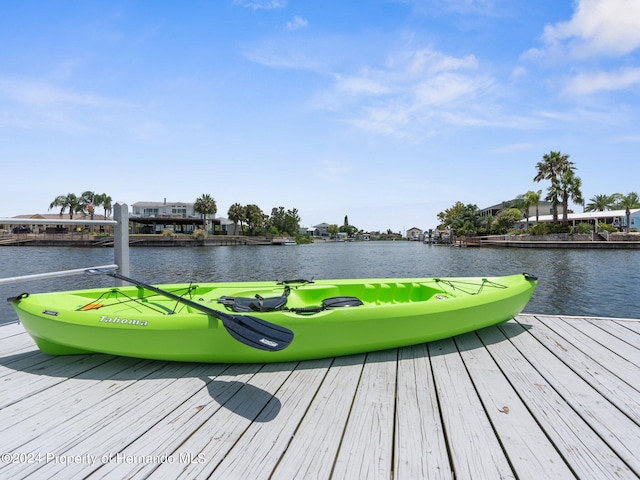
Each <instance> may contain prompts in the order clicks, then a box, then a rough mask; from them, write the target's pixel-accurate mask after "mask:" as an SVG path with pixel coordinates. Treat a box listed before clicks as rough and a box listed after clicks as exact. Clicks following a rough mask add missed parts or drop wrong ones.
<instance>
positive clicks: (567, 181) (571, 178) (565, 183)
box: [552, 168, 584, 227]
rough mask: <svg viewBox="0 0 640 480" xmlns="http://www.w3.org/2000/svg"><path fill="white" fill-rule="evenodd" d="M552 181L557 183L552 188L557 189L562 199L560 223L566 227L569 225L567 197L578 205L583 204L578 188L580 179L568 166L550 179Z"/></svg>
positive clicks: (580, 183)
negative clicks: (555, 177)
mask: <svg viewBox="0 0 640 480" xmlns="http://www.w3.org/2000/svg"><path fill="white" fill-rule="evenodd" d="M554 183H555V184H556V185H557V186H556V188H554V190H557V192H558V193H559V194H560V198H561V199H562V225H563V226H565V227H566V226H568V225H569V217H568V215H569V199H571V201H572V202H573V203H576V204H578V205H582V204H584V199H583V198H582V191H581V190H580V187H582V180H581V179H580V177H576V176H575V174H574V173H573V169H571V168H569V169H567V170H565V171H563V172H562V173H561V174H560V176H559V177H558V178H557V179H556V180H552V185H553V184H554Z"/></svg>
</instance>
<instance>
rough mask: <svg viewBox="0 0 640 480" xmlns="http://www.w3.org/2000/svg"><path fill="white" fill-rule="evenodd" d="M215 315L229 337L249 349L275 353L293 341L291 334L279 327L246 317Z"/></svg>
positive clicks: (224, 314)
mask: <svg viewBox="0 0 640 480" xmlns="http://www.w3.org/2000/svg"><path fill="white" fill-rule="evenodd" d="M217 313H219V315H218V318H220V320H221V321H222V324H223V325H224V326H225V328H226V329H227V332H229V335H231V336H232V337H233V338H235V339H236V340H238V341H240V342H242V343H244V344H245V345H248V346H250V347H253V348H257V349H259V350H267V351H271V352H277V351H278V350H282V349H284V348H286V347H288V346H289V344H290V343H291V342H292V341H293V332H292V331H291V330H289V329H288V328H284V327H281V326H280V325H275V324H273V323H269V322H265V321H264V320H262V319H260V318H256V317H249V316H247V315H229V314H227V313H222V312H217Z"/></svg>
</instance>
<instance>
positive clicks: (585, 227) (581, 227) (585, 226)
mask: <svg viewBox="0 0 640 480" xmlns="http://www.w3.org/2000/svg"><path fill="white" fill-rule="evenodd" d="M592 231H593V225H591V224H590V223H587V222H580V223H579V224H578V225H576V228H575V230H574V233H585V234H587V233H591V232H592Z"/></svg>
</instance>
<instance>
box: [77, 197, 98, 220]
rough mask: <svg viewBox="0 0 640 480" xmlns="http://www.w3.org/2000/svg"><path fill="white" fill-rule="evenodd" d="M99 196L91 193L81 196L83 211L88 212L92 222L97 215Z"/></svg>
mask: <svg viewBox="0 0 640 480" xmlns="http://www.w3.org/2000/svg"><path fill="white" fill-rule="evenodd" d="M97 200H98V196H97V195H96V194H95V193H93V192H90V191H86V192H82V195H80V203H81V205H82V210H83V211H86V212H87V213H88V214H89V217H90V218H91V220H93V215H94V214H95V211H96V207H97Z"/></svg>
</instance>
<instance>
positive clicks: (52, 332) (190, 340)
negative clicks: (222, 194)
mask: <svg viewBox="0 0 640 480" xmlns="http://www.w3.org/2000/svg"><path fill="white" fill-rule="evenodd" d="M107 274H108V273H107ZM111 276H115V277H116V278H124V279H127V280H128V281H130V283H136V285H134V286H125V287H112V288H102V289H90V290H75V291H69V292H52V293H39V294H26V293H25V294H21V295H19V296H17V297H13V298H11V299H8V300H9V301H11V302H12V304H13V306H14V308H15V310H16V312H17V314H18V317H19V318H20V320H21V322H22V324H23V325H24V328H25V329H26V331H27V332H28V333H29V334H30V335H31V336H32V337H33V339H34V340H35V342H36V344H37V345H38V347H39V348H40V350H42V351H43V352H44V353H48V354H52V355H66V354H83V353H106V354H113V355H123V356H129V357H138V358H147V359H157V360H175V361H188V362H221V363H253V362H260V363H261V362H285V361H298V360H307V359H314V358H323V357H333V356H338V355H349V354H354V353H361V352H370V351H374V350H382V349H387V348H395V347H402V346H407V345H414V344H419V343H423V342H428V341H432V340H438V339H441V338H446V337H450V336H453V335H458V334H461V333H465V332H469V331H473V330H476V329H478V328H482V327H486V326H489V325H495V324H498V323H501V322H505V321H507V320H510V319H511V318H513V317H514V316H516V315H518V314H519V313H520V312H521V311H522V309H523V308H524V307H525V305H526V304H527V302H528V301H529V299H530V298H531V296H532V294H533V292H534V290H535V287H536V284H537V279H536V278H535V277H534V276H532V275H529V274H517V275H509V276H502V277H487V278H480V277H478V278H400V279H392V278H385V279H357V280H316V281H305V280H292V281H289V282H281V283H276V282H232V283H198V284H172V285H159V286H156V287H153V286H149V285H146V284H143V283H141V282H137V281H135V280H132V279H128V278H127V277H121V276H118V275H117V274H111Z"/></svg>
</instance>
